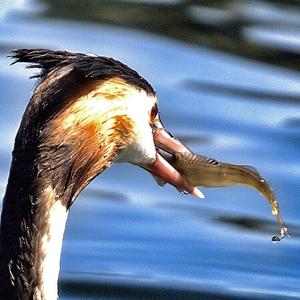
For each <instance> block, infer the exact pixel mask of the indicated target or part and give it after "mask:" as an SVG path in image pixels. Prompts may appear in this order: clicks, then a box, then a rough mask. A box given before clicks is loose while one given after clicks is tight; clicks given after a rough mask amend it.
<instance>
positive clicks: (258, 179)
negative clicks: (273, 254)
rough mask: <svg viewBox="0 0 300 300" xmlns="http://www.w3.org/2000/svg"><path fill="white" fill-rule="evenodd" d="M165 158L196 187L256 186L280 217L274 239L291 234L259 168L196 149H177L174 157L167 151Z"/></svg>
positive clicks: (274, 212)
mask: <svg viewBox="0 0 300 300" xmlns="http://www.w3.org/2000/svg"><path fill="white" fill-rule="evenodd" d="M164 157H165V158H166V159H167V160H168V161H169V162H170V163H171V164H172V165H173V167H174V168H175V169H177V170H178V171H179V172H180V173H181V174H182V176H184V178H185V179H186V180H187V181H188V182H190V183H191V184H192V185H194V186H200V187H208V188H212V187H227V186H234V185H245V186H248V187H251V188H254V189H255V190H257V191H258V192H259V193H260V194H262V195H263V196H264V197H265V198H266V200H267V201H268V202H269V204H270V205H271V207H272V214H273V215H274V216H276V218H277V222H278V224H279V228H280V235H279V236H278V235H274V236H273V237H272V241H273V242H278V241H280V240H281V239H283V238H284V237H286V236H289V234H288V230H287V227H286V225H285V223H284V221H283V218H282V215H281V213H280V210H279V203H278V201H277V199H276V196H275V194H274V192H273V190H272V188H271V187H270V185H269V184H268V183H267V181H266V180H265V179H264V178H263V177H262V176H261V175H260V174H259V172H258V171H257V169H256V168H254V167H252V166H248V165H235V164H230V163H225V162H219V161H217V160H215V159H213V158H209V157H207V156H204V155H200V154H196V153H193V152H177V153H174V154H172V156H170V155H169V156H166V154H165V155H164Z"/></svg>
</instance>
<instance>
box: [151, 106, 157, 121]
mask: <svg viewBox="0 0 300 300" xmlns="http://www.w3.org/2000/svg"><path fill="white" fill-rule="evenodd" d="M157 114H158V108H157V104H156V103H155V104H154V106H153V107H152V109H151V113H150V121H151V122H152V123H153V122H154V121H155V119H156V117H157Z"/></svg>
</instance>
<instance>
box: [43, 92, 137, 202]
mask: <svg viewBox="0 0 300 300" xmlns="http://www.w3.org/2000/svg"><path fill="white" fill-rule="evenodd" d="M98 93H99V91H98ZM99 101H108V102H109V103H105V102H101V103H99ZM118 102H119V101H116V102H115V103H112V101H111V100H107V99H106V98H104V97H103V98H100V99H99V95H98V96H97V97H94V93H93V95H92V96H91V95H87V96H84V97H81V98H79V99H76V100H75V101H73V103H72V104H71V105H70V106H69V107H68V108H67V109H65V110H64V111H62V112H61V113H60V114H58V115H57V117H56V118H54V119H53V120H52V121H51V122H50V124H49V126H48V128H47V130H46V134H45V137H44V141H45V143H44V144H43V143H42V144H41V149H42V148H43V146H45V147H46V149H50V148H55V147H56V148H57V147H59V146H66V149H67V150H68V153H65V155H66V156H67V159H69V160H71V162H70V168H71V169H68V170H66V172H68V173H69V175H68V176H69V177H70V178H71V180H70V182H71V184H72V185H73V186H74V192H73V195H72V197H73V198H76V196H77V195H78V193H79V192H80V191H81V190H82V188H83V187H84V186H86V185H87V184H88V183H89V182H90V181H91V180H92V179H93V178H94V177H95V176H96V175H98V174H99V173H101V172H103V171H104V170H105V169H106V168H108V167H109V166H110V165H111V163H112V161H113V160H114V159H115V158H116V156H117V155H118V153H119V152H120V151H122V150H123V148H125V147H126V146H127V143H128V142H129V140H130V136H132V135H133V134H132V121H131V120H130V119H129V118H128V117H127V115H126V114H125V113H124V103H122V102H121V101H120V102H119V103H118ZM112 104H113V105H112ZM102 107H104V108H107V109H105V110H104V109H103V110H101V108H102ZM97 108H99V109H97ZM46 143H47V144H46ZM63 159H64V158H63ZM55 163H60V162H59V161H56V162H55Z"/></svg>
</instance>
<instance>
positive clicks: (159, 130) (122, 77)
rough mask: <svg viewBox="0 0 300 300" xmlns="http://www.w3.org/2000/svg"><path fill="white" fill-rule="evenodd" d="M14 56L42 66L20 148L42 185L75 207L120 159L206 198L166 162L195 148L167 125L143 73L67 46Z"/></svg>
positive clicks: (19, 137) (21, 131)
mask: <svg viewBox="0 0 300 300" xmlns="http://www.w3.org/2000/svg"><path fill="white" fill-rule="evenodd" d="M13 58H15V62H29V63H32V64H33V65H32V67H39V68H41V69H42V71H41V74H40V75H38V76H39V77H41V81H40V83H39V85H38V86H37V87H36V89H35V92H34V94H33V96H32V98H31V100H30V103H29V105H28V107H27V109H26V112H25V113H24V116H23V120H22V123H21V126H20V129H19V133H18V135H17V138H16V147H15V149H17V150H15V157H16V156H17V152H22V153H23V154H22V155H23V156H24V153H26V155H27V156H28V153H33V154H32V155H31V156H32V159H33V160H34V162H35V169H36V171H35V172H36V176H37V177H38V178H40V180H39V181H40V183H39V184H40V185H41V186H42V185H44V184H45V185H47V184H49V183H51V185H52V187H53V188H54V189H55V190H56V193H57V194H58V195H65V197H68V200H67V201H68V203H70V204H71V203H72V202H73V201H74V199H75V198H76V196H77V195H78V194H79V192H80V191H81V190H82V189H83V188H84V187H85V186H86V185H87V184H88V183H89V182H90V181H91V180H92V179H93V178H94V177H95V176H97V175H99V174H100V173H101V172H103V171H104V170H105V169H106V168H108V167H109V166H110V165H111V164H112V163H113V162H128V163H131V164H134V165H137V166H139V167H141V168H143V169H145V170H147V171H148V172H150V173H151V174H152V175H153V176H154V177H155V178H156V179H157V181H158V183H159V184H160V185H163V184H165V183H169V184H171V185H173V186H174V187H176V188H177V189H178V190H179V191H180V192H181V193H191V194H194V195H196V196H199V197H200V198H202V197H203V195H202V194H201V192H200V191H199V190H198V189H197V188H195V187H194V186H192V185H191V184H190V183H189V182H188V180H187V179H186V178H184V177H183V176H182V175H181V174H180V173H179V172H178V171H177V170H176V169H175V168H174V167H173V166H172V165H171V164H170V163H169V162H168V160H167V159H165V157H164V154H166V153H169V154H171V155H172V154H175V153H177V152H190V151H189V149H188V148H187V147H186V146H184V145H183V144H182V143H181V142H180V141H178V140H177V139H176V138H175V137H174V136H173V135H171V134H170V133H169V132H168V131H167V130H166V129H165V128H164V126H163V125H162V122H161V119H160V115H159V110H158V107H159V105H158V100H157V97H156V93H155V92H154V89H153V88H152V86H151V85H150V84H149V83H148V82H147V81H146V80H145V79H144V78H143V77H141V76H140V75H139V74H138V73H137V72H135V71H134V70H132V69H131V68H129V67H128V66H126V65H125V64H123V63H121V62H119V61H116V60H114V59H112V58H107V57H101V56H90V55H85V54H81V53H70V52H66V51H51V50H46V49H17V50H15V51H14V55H13ZM20 149H21V150H20ZM162 153H164V154H163V155H162Z"/></svg>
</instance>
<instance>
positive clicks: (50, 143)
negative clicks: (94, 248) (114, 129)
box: [0, 124, 118, 300]
mask: <svg viewBox="0 0 300 300" xmlns="http://www.w3.org/2000/svg"><path fill="white" fill-rule="evenodd" d="M52 125H53V124H52ZM21 127H22V126H21ZM21 127H20V128H21ZM86 130H87V131H89V132H90V131H93V128H86ZM80 131H81V135H80V134H79V133H74V132H73V133H72V134H71V135H70V133H67V132H63V131H60V132H57V131H55V128H54V127H53V126H52V127H50V128H48V127H47V128H46V129H45V130H43V133H42V138H39V139H38V142H37V141H34V142H33V141H32V142H29V143H28V144H27V145H25V146H24V145H23V144H20V143H19V141H24V140H26V139H25V138H24V136H22V134H21V136H20V132H19V133H18V135H17V138H16V143H15V148H14V151H13V159H12V165H11V170H10V175H9V179H8V185H7V189H6V193H5V196H4V199H3V208H2V216H1V231H0V257H1V259H0V299H1V300H2V299H56V298H57V278H58V273H59V264H60V253H61V247H62V240H63V234H64V229H65V222H66V220H67V216H68V211H69V208H70V206H71V205H72V203H73V202H74V200H75V198H76V197H77V196H78V194H79V193H80V191H81V190H82V189H83V188H84V187H85V186H86V185H87V184H88V183H89V182H90V181H91V180H92V179H93V178H94V177H95V176H97V175H98V174H100V173H101V172H102V171H104V170H105V169H106V168H107V167H109V165H110V164H111V163H112V161H113V159H114V158H115V156H116V155H117V152H118V151H117V150H116V149H117V145H115V143H114V142H112V141H107V140H106V141H104V140H103V141H102V142H101V141H99V140H98V141H97V142H100V145H101V147H98V152H96V153H95V151H94V149H91V144H93V139H92V138H91V136H90V137H89V138H87V136H84V135H83V134H84V132H85V130H84V128H83V129H82V128H81V129H80ZM68 134H69V137H68ZM82 135H83V138H82V140H78V139H75V136H81V137H82ZM58 136H60V138H58ZM62 137H63V139H64V143H59V142H58V141H61V140H62ZM73 138H74V139H73ZM97 138H98V137H97Z"/></svg>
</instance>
